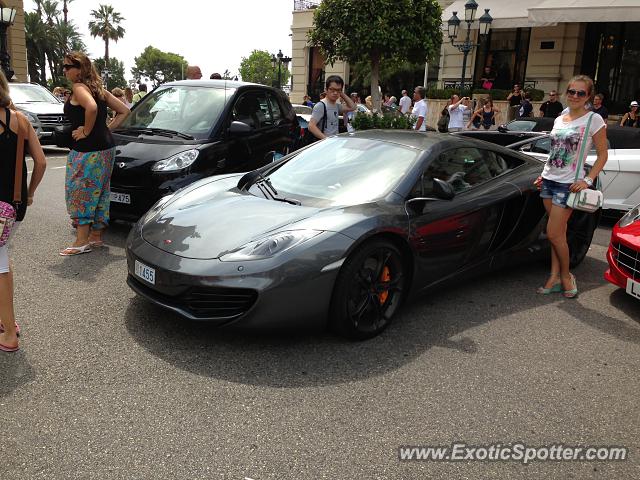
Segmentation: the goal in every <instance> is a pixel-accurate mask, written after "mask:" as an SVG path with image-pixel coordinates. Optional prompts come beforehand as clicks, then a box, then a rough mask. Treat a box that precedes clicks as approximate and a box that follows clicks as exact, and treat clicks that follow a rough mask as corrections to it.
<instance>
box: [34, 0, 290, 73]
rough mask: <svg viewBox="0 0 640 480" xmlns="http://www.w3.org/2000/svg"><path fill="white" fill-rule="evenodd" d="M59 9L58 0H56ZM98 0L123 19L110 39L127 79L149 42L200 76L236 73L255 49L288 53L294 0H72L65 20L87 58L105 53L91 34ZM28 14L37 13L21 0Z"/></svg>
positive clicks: (111, 47)
mask: <svg viewBox="0 0 640 480" xmlns="http://www.w3.org/2000/svg"><path fill="white" fill-rule="evenodd" d="M58 3H59V5H60V10H62V1H61V0H59V2H58ZM100 3H104V4H108V5H111V6H113V7H114V9H115V10H116V11H117V12H119V13H120V14H121V15H122V16H123V17H124V18H125V20H124V21H123V22H122V23H121V25H122V26H123V27H124V29H125V30H126V32H125V36H124V38H122V39H121V40H119V41H118V42H117V43H114V42H109V56H110V57H116V58H118V60H121V61H123V62H124V66H125V78H126V79H127V80H129V79H131V78H132V76H131V68H132V67H133V66H134V57H137V56H139V55H140V54H141V53H142V51H143V50H144V49H145V48H146V47H147V46H149V45H152V46H154V47H155V48H159V49H160V50H162V51H165V52H172V53H177V54H179V55H182V56H183V57H184V58H185V60H187V62H189V65H198V66H199V67H200V69H201V70H202V74H203V77H204V78H208V77H209V75H211V74H212V73H214V72H218V73H222V72H224V71H225V70H226V69H228V70H229V71H230V72H231V73H232V74H233V75H236V74H237V73H238V70H239V68H240V61H241V59H242V57H248V56H249V55H250V54H251V51H252V50H254V49H258V50H268V51H269V52H271V53H278V50H279V49H281V50H282V53H283V54H284V55H286V56H289V57H290V56H291V37H290V36H289V34H290V33H291V22H292V11H293V0H235V1H232V2H228V1H226V0H181V1H175V0H174V1H168V0H104V1H103V2H100V1H93V0H74V1H72V2H71V3H70V4H69V6H68V9H69V17H68V18H69V20H70V21H73V22H74V23H75V25H76V26H77V27H79V30H80V33H81V34H82V35H83V37H84V43H85V44H86V45H87V49H88V52H89V56H90V57H91V58H97V57H103V56H104V42H103V41H102V40H101V39H99V38H93V37H91V36H90V35H89V28H88V23H89V21H90V20H91V18H92V17H91V15H90V12H91V10H94V9H97V8H98V6H99V4H100ZM24 8H25V10H26V11H27V12H30V11H35V4H34V2H33V1H32V0H24Z"/></svg>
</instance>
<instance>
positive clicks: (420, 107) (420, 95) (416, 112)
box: [411, 87, 428, 132]
mask: <svg viewBox="0 0 640 480" xmlns="http://www.w3.org/2000/svg"><path fill="white" fill-rule="evenodd" d="M426 94H427V91H426V89H425V88H424V87H416V88H415V89H414V90H413V100H414V102H415V103H414V105H413V110H412V112H411V116H412V117H415V119H416V124H415V125H414V126H413V129H414V130H416V131H417V132H426V131H427V112H428V109H427V101H426V100H425V99H424V97H425V96H426Z"/></svg>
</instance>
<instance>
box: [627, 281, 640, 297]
mask: <svg viewBox="0 0 640 480" xmlns="http://www.w3.org/2000/svg"><path fill="white" fill-rule="evenodd" d="M627 293H628V294H629V295H631V296H632V297H636V298H640V282H635V281H633V280H631V279H630V278H627Z"/></svg>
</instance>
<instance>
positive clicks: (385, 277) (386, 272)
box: [378, 265, 391, 305]
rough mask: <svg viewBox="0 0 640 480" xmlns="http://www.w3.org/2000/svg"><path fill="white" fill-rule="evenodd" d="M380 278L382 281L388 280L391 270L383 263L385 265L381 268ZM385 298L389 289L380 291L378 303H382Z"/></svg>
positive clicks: (387, 296)
mask: <svg viewBox="0 0 640 480" xmlns="http://www.w3.org/2000/svg"><path fill="white" fill-rule="evenodd" d="M380 280H381V281H383V282H388V281H390V280H391V271H390V270H389V267H387V266H386V265H385V267H384V268H383V269H382V273H381V274H380ZM387 298H389V290H385V291H384V292H380V295H379V296H378V300H379V301H380V305H384V302H386V301H387Z"/></svg>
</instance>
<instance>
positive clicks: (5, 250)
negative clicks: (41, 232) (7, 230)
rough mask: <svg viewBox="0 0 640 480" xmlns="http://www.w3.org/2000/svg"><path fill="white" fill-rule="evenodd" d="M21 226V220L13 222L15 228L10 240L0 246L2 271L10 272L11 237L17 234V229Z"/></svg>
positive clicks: (0, 269)
mask: <svg viewBox="0 0 640 480" xmlns="http://www.w3.org/2000/svg"><path fill="white" fill-rule="evenodd" d="M19 226H20V222H16V223H14V224H13V228H12V229H11V235H10V236H9V240H8V241H7V243H5V244H4V245H3V246H1V247H0V273H9V271H10V270H9V244H10V243H11V239H12V238H13V236H14V235H15V234H16V230H18V227H19Z"/></svg>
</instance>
